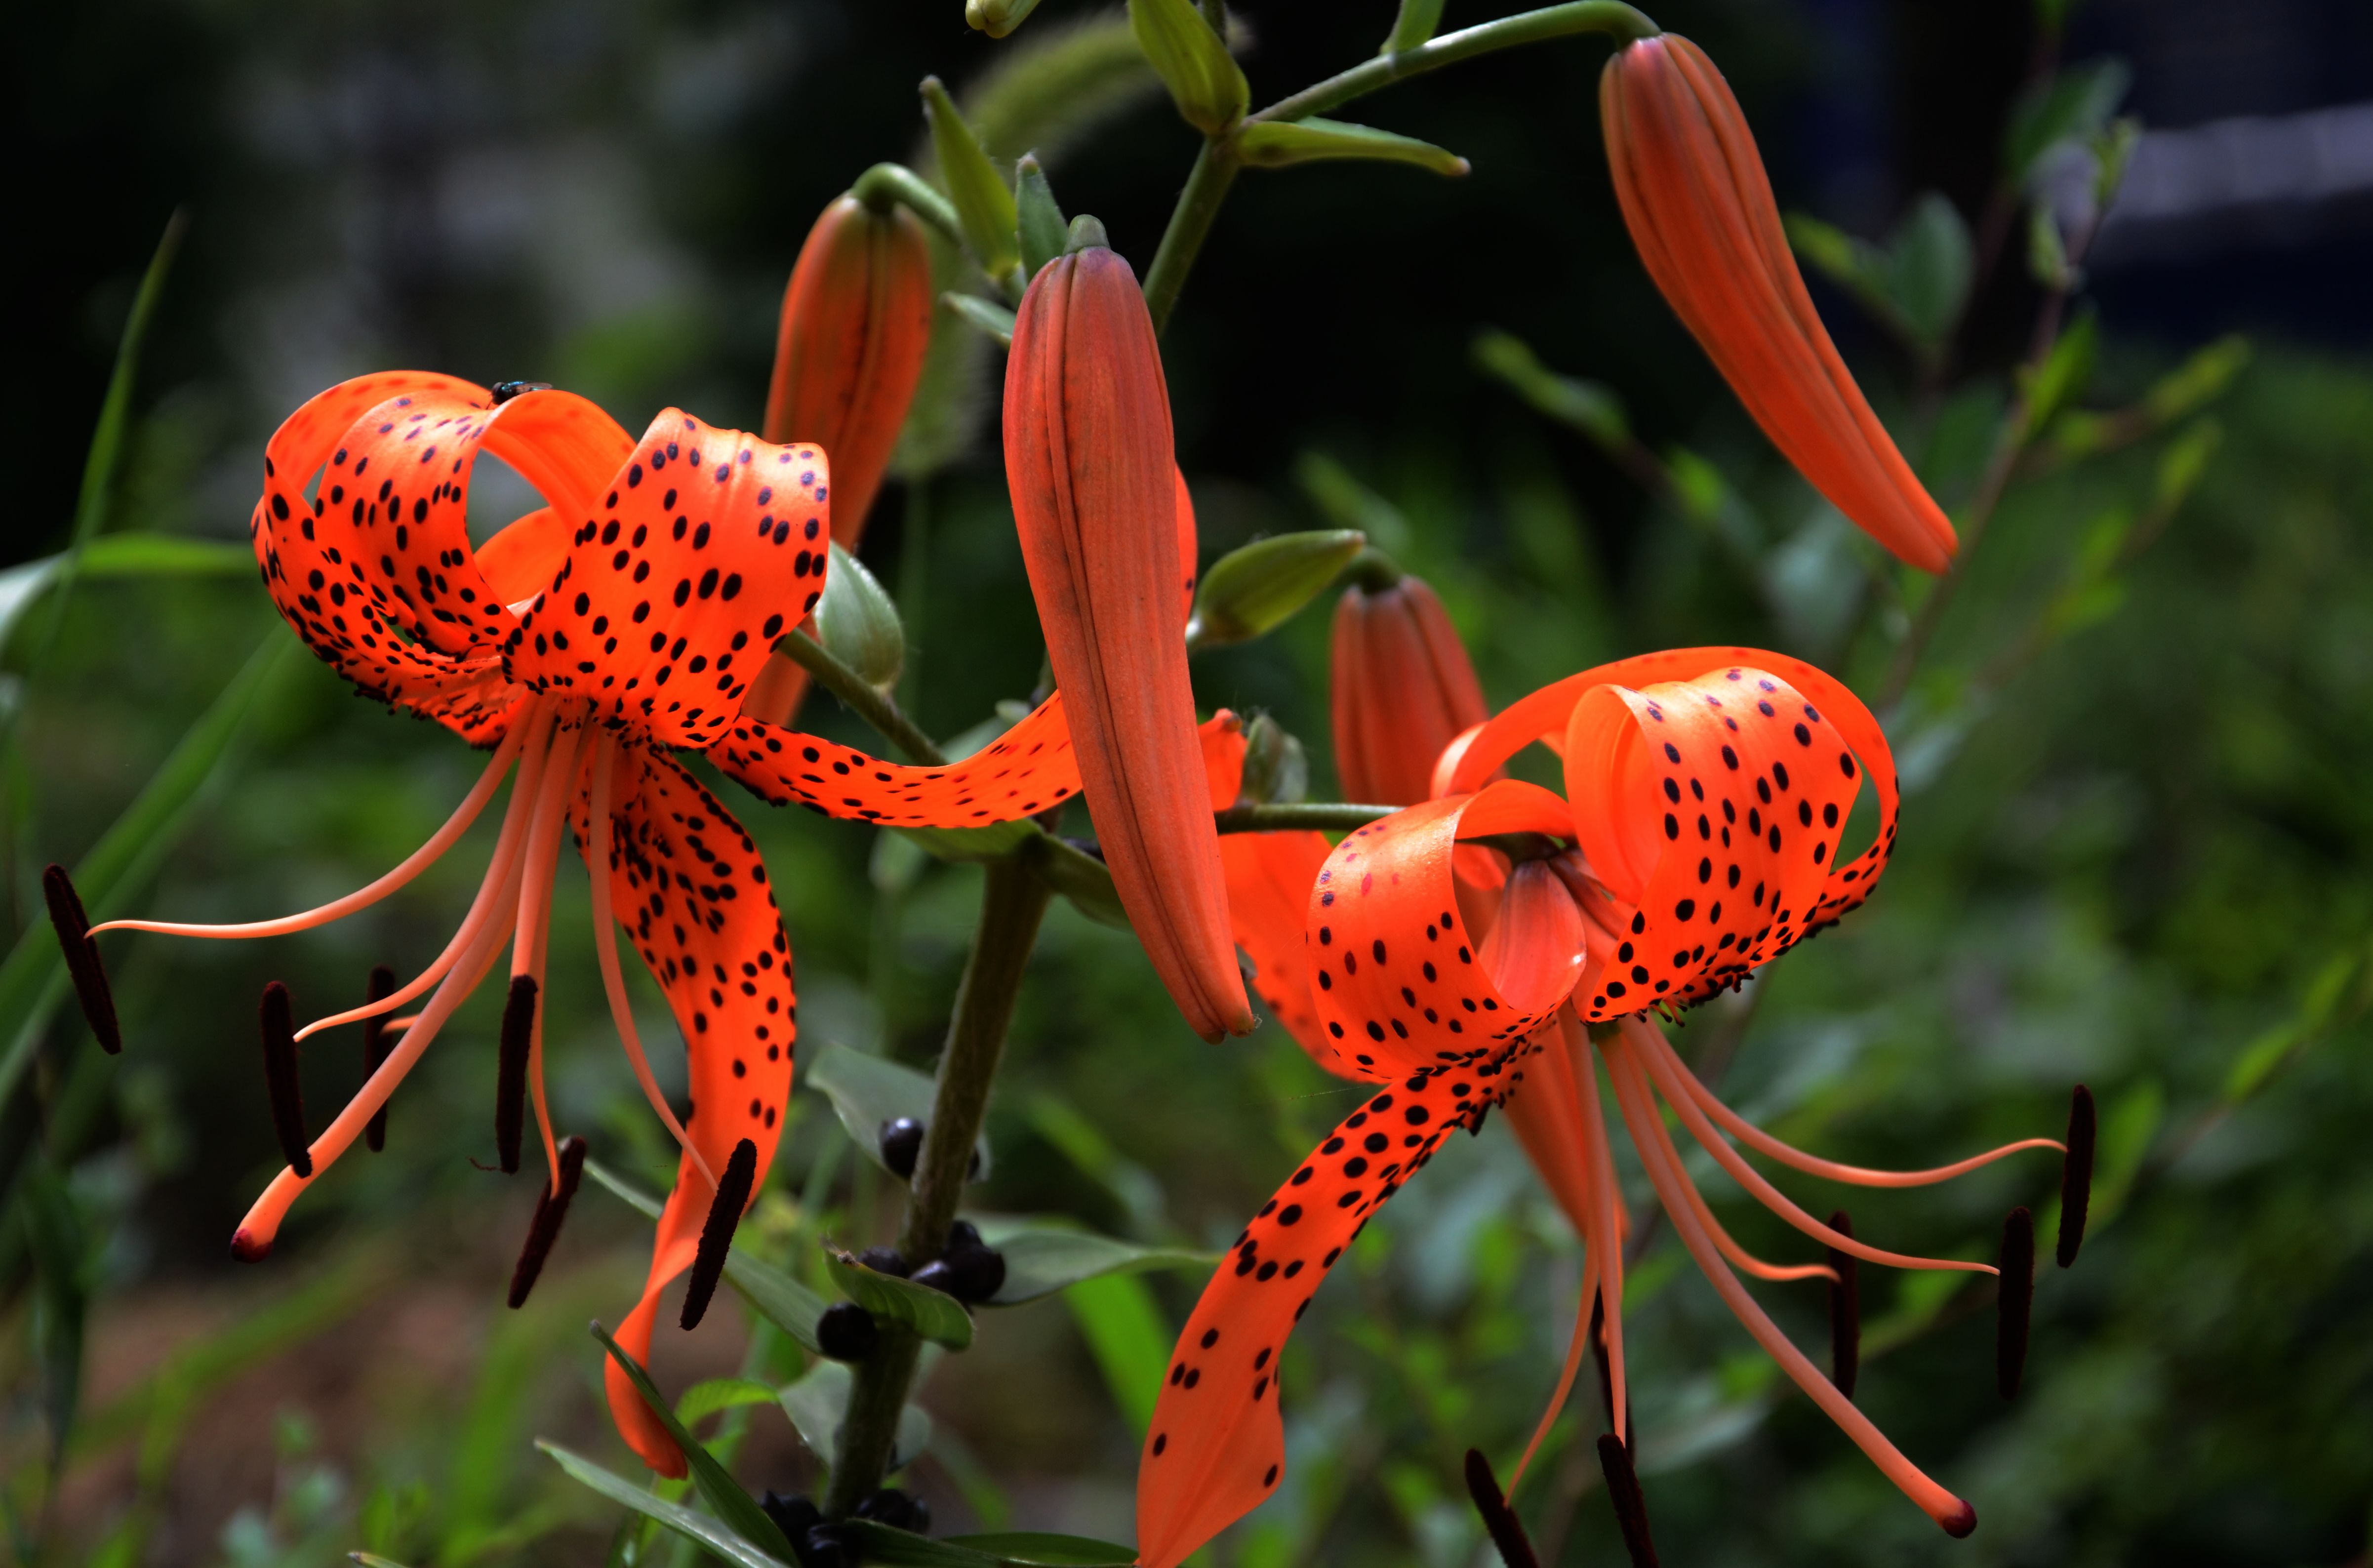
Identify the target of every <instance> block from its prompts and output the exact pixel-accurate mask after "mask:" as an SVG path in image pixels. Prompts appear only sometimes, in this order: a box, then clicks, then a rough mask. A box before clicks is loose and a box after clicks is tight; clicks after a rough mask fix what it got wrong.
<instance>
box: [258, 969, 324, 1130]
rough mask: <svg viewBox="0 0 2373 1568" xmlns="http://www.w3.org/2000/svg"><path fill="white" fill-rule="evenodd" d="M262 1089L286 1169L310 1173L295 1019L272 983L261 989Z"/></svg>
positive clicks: (285, 994) (283, 990) (283, 995)
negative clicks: (269, 1101)
mask: <svg viewBox="0 0 2373 1568" xmlns="http://www.w3.org/2000/svg"><path fill="white" fill-rule="evenodd" d="M262 1022H263V1088H264V1092H265V1093H266V1094H269V1095H270V1096H271V1099H272V1130H273V1133H274V1135H275V1137H277V1138H278V1139H279V1140H280V1153H282V1155H284V1156H285V1157H286V1159H287V1161H288V1168H289V1169H290V1170H292V1171H295V1172H296V1173H297V1174H298V1176H311V1175H312V1174H313V1152H312V1150H311V1149H310V1148H308V1147H307V1145H308V1144H309V1143H310V1141H311V1140H310V1139H309V1138H307V1137H306V1136H305V1089H304V1085H303V1084H302V1083H301V1082H298V1077H297V1019H296V1015H295V1012H294V1011H293V1010H292V1009H291V1008H290V1007H289V1005H288V988H287V987H286V986H284V985H282V984H281V983H280V982H279V981H277V980H275V981H273V982H272V983H271V984H270V985H268V986H266V987H264V988H263V1008H262Z"/></svg>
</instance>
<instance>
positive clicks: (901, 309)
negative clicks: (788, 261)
mask: <svg viewBox="0 0 2373 1568" xmlns="http://www.w3.org/2000/svg"><path fill="white" fill-rule="evenodd" d="M934 298H936V296H935V295H934V294H933V292H932V289H931V252H930V247H929V245H928V244H927V243H926V242H925V240H924V238H923V226H922V225H921V224H920V223H919V222H918V221H917V220H916V218H915V215H914V214H912V213H910V212H908V211H906V208H904V207H899V206H893V207H891V208H889V209H888V210H887V211H883V212H876V211H875V210H873V209H872V208H871V207H869V206H867V205H865V204H864V203H863V202H860V201H859V200H858V199H857V198H856V197H854V196H843V197H841V198H840V199H839V200H837V201H836V202H834V203H833V204H832V205H830V206H828V207H826V208H824V215H823V216H821V217H818V218H817V219H816V221H815V227H814V228H812V229H810V230H809V231H808V238H807V243H806V244H804V245H802V246H801V248H800V259H799V264H798V265H797V266H795V267H793V268H792V269H791V283H790V287H789V288H787V289H786V290H784V292H783V319H782V328H781V332H780V333H779V335H778V336H777V339H776V343H775V379H774V383H773V385H772V387H771V388H770V389H769V390H768V392H767V394H766V439H768V440H770V441H802V442H808V443H811V444H812V445H815V446H819V447H822V448H823V449H824V451H825V453H826V454H827V455H828V456H829V457H830V458H831V459H832V479H833V495H832V533H833V537H834V538H835V539H837V540H838V541H840V543H842V544H848V545H854V544H856V543H857V541H858V539H859V535H860V534H862V533H863V532H864V529H865V514H866V512H867V511H868V510H869V509H871V507H872V505H873V497H874V493H875V492H876V491H878V490H879V489H880V488H881V487H882V475H883V472H884V471H886V470H887V469H888V467H889V466H890V452H891V449H892V448H893V447H894V446H896V445H897V441H898V430H899V427H901V426H902V425H904V424H905V423H906V405H907V404H908V403H909V402H911V401H912V400H913V398H914V395H915V385H916V383H917V382H918V380H921V378H922V374H923V355H924V352H925V350H927V349H928V348H929V347H930V343H931V307H932V301H933V299H934Z"/></svg>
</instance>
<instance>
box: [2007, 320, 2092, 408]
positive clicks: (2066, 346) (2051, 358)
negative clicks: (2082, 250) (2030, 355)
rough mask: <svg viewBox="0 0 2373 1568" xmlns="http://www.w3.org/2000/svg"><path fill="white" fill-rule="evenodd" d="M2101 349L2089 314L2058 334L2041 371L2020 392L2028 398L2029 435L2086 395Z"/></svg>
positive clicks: (2028, 380)
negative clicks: (2058, 336) (2095, 361)
mask: <svg viewBox="0 0 2373 1568" xmlns="http://www.w3.org/2000/svg"><path fill="white" fill-rule="evenodd" d="M2100 345H2101V332H2100V326H2099V323H2098V321H2097V320H2096V318H2095V317H2094V315H2093V313H2092V312H2091V311H2089V310H2088V311H2087V312H2085V313H2084V314H2083V315H2080V316H2078V317H2077V318H2076V322H2075V325H2073V326H2071V327H2070V328H2069V329H2068V330H2067V331H2066V332H2064V333H2061V334H2060V340H2059V341H2058V342H2057V343H2054V344H2053V345H2052V352H2051V353H2050V354H2049V355H2046V356H2045V357H2044V361H2043V364H2042V367H2041V368H2040V369H2038V370H2036V371H2035V372H2034V373H2033V374H2031V375H2029V376H2028V377H2027V378H2026V384H2025V386H2024V387H2023V388H2022V389H2021V390H2022V391H2023V392H2025V393H2026V394H2027V428H2028V433H2029V434H2030V435H2032V434H2033V433H2034V432H2035V431H2038V430H2040V429H2042V428H2043V427H2044V426H2046V425H2047V424H2049V423H2051V420H2052V415H2054V414H2056V413H2058V412H2059V411H2060V410H2061V409H2063V408H2065V407H2067V406H2068V405H2069V404H2073V403H2075V401H2076V400H2077V399H2078V398H2080V397H2082V396H2084V395H2085V389H2086V388H2087V387H2088V386H2090V385H2092V382H2093V363H2094V360H2095V358H2096V357H2098V354H2099V351H2100Z"/></svg>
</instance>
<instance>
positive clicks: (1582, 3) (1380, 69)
mask: <svg viewBox="0 0 2373 1568" xmlns="http://www.w3.org/2000/svg"><path fill="white" fill-rule="evenodd" d="M1662 30H1663V29H1660V28H1659V27H1657V26H1656V24H1655V23H1654V22H1652V21H1650V20H1649V19H1648V18H1646V17H1645V16H1643V15H1642V14H1641V13H1640V12H1639V11H1637V10H1634V9H1633V8H1632V7H1631V6H1626V5H1622V4H1620V3H1619V0H1572V4H1569V5H1564V6H1545V7H1543V8H1542V9H1540V10H1537V11H1525V12H1521V13H1519V14H1518V15H1516V16H1513V17H1502V18H1500V19H1499V20H1497V21H1491V22H1483V23H1480V24H1479V25H1477V26H1475V27H1471V28H1464V29H1460V30H1459V31H1457V32H1452V33H1444V34H1443V35H1442V36H1441V37H1440V38H1437V39H1435V40H1434V41H1432V42H1431V43H1424V44H1420V45H1419V46H1418V47H1417V48H1415V49H1404V50H1402V51H1401V52H1400V53H1397V54H1380V55H1378V56H1376V58H1374V60H1368V61H1363V62H1362V63H1361V64H1357V65H1354V66H1352V67H1351V68H1350V70H1348V71H1345V72H1343V73H1341V74H1340V75H1338V76H1329V77H1327V79H1326V80H1325V81H1323V82H1320V83H1318V84H1317V85H1316V86H1315V87H1307V88H1303V89H1302V90H1301V91H1300V92H1298V93H1295V94H1294V95H1293V96H1292V98H1284V99H1279V100H1278V101H1277V102H1275V103H1272V104H1270V105H1269V106H1268V108H1267V109H1264V110H1262V111H1260V112H1259V113H1257V114H1255V115H1253V116H1252V117H1251V118H1252V119H1254V120H1302V119H1306V118H1308V117H1309V116H1311V115H1313V114H1324V113H1326V112H1327V111H1328V110H1330V109H1335V108H1339V107H1340V106H1342V105H1343V104H1346V103H1349V102H1350V101H1351V100H1352V99H1355V98H1364V97H1366V96H1367V95H1368V94H1369V93H1372V92H1374V91H1375V90H1376V89H1377V88H1388V87H1390V86H1392V85H1393V84H1394V83H1395V82H1398V81H1405V80H1407V79H1408V78H1409V77H1411V76H1419V75H1421V74H1422V73H1424V72H1427V71H1437V70H1440V69H1441V68H1442V67H1443V66H1444V65H1455V64H1458V62H1460V61H1461V60H1471V59H1473V58H1474V57H1475V56H1476V55H1478V54H1489V53H1492V52H1493V51H1495V50H1501V49H1513V48H1514V47H1515V46H1517V45H1519V44H1525V43H1542V42H1546V41H1549V40H1550V39H1553V38H1569V37H1571V36H1572V35H1573V34H1575V33H1584V32H1596V33H1605V34H1607V36H1609V37H1611V38H1615V39H1619V40H1620V41H1623V42H1625V43H1631V42H1635V41H1638V40H1640V39H1643V38H1654V37H1655V36H1656V35H1657V33H1659V32H1661V31H1662Z"/></svg>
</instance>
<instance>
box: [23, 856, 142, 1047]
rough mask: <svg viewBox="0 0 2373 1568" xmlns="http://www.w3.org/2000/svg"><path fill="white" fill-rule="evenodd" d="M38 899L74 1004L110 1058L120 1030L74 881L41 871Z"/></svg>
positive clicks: (53, 868)
mask: <svg viewBox="0 0 2373 1568" xmlns="http://www.w3.org/2000/svg"><path fill="white" fill-rule="evenodd" d="M41 897H42V899H43V900H44V901H45V902H46V903H48V905H49V907H50V925H51V926H52V927H53V929H54V930H56V931H57V933H58V949H59V951H60V952H62V953H64V954H65V960H66V975H67V977H69V978H71V979H72V980H73V981H74V989H75V1000H76V1001H79V1002H80V1003H82V1015H83V1017H84V1018H85V1019H86V1020H88V1022H89V1024H90V1032H91V1033H92V1034H93V1035H96V1036H98V1037H99V1049H101V1050H103V1051H105V1052H106V1053H107V1054H108V1055H110V1056H113V1055H115V1054H116V1053H117V1052H118V1051H121V1050H122V1049H123V1025H122V1024H119V1023H118V1022H117V1021H116V1017H115V993H114V992H113V991H112V990H111V989H108V984H107V967H106V965H102V964H101V963H99V944H98V943H97V942H93V941H91V939H90V917H89V916H88V915H87V914H85V913H83V907H82V898H81V896H80V895H78V894H76V892H75V885H74V880H73V879H72V878H71V877H69V876H67V875H66V869H65V867H64V866H61V865H49V866H45V867H43V868H42V869H41Z"/></svg>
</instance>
